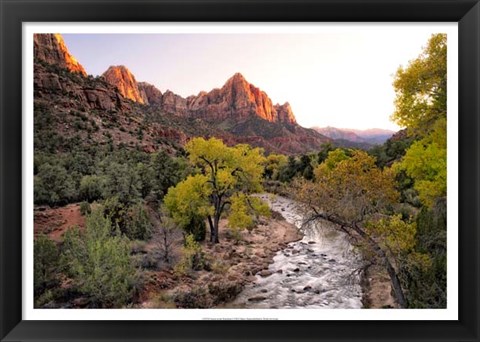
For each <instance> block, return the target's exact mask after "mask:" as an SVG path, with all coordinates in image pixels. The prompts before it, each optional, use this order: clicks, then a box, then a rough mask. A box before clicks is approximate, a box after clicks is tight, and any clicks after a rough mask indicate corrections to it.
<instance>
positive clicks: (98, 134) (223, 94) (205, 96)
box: [34, 34, 393, 154]
mask: <svg viewBox="0 0 480 342" xmlns="http://www.w3.org/2000/svg"><path fill="white" fill-rule="evenodd" d="M34 58H35V63H34V66H35V68H34V84H35V109H36V110H35V115H36V116H37V115H42V114H41V111H40V110H38V109H39V108H48V109H49V114H50V115H51V116H52V117H53V119H50V120H53V121H52V123H51V126H52V127H51V128H52V129H54V130H55V134H58V135H60V136H61V137H62V139H63V140H65V139H69V138H72V137H74V136H77V137H80V138H81V139H82V141H84V142H85V143H93V142H95V143H107V141H111V142H113V143H115V144H120V143H122V144H126V145H127V146H128V145H134V146H140V147H141V148H143V149H144V150H145V151H151V152H153V151H156V150H158V149H163V148H172V146H182V145H183V144H184V143H185V142H186V141H188V139H189V138H191V137H194V136H204V137H210V136H216V137H218V138H221V139H223V140H224V141H225V143H227V144H230V145H231V144H237V143H248V144H250V145H252V146H257V147H262V148H264V149H265V150H266V151H267V152H276V153H284V154H299V153H307V152H315V151H318V150H320V148H321V146H322V145H323V144H324V143H327V142H330V143H334V144H335V143H337V144H338V145H341V146H345V145H349V144H350V145H352V144H353V145H354V146H352V147H358V146H360V147H362V148H368V147H369V146H370V145H369V144H374V143H380V142H383V141H385V140H386V139H387V138H388V137H389V136H391V135H392V133H393V132H390V131H385V130H368V131H364V132H361V131H354V130H349V132H347V131H346V130H341V129H335V128H327V129H323V128H322V129H318V128H315V129H308V128H304V127H302V126H300V125H299V124H298V123H297V120H296V118H295V115H294V114H293V110H292V108H291V106H290V104H289V103H288V102H286V103H284V104H273V103H272V100H271V99H270V98H269V97H268V95H267V94H266V93H265V92H264V91H262V90H261V89H259V88H257V87H255V86H254V85H252V84H250V83H249V82H248V81H247V80H246V79H245V78H244V77H243V75H242V74H240V73H236V74H234V75H233V76H232V77H231V78H229V79H228V80H227V81H226V82H225V84H224V85H223V86H222V87H221V88H216V89H212V90H210V91H208V92H207V91H202V92H200V93H199V94H197V95H192V96H189V97H187V98H183V97H182V96H180V95H177V94H175V93H173V92H172V91H170V90H167V91H165V92H164V93H162V92H161V91H160V90H159V89H157V88H156V87H155V86H153V85H151V84H148V83H146V82H138V81H137V80H136V78H135V76H134V75H133V74H132V73H131V72H130V70H128V68H127V67H125V66H123V65H119V66H111V67H109V68H108V69H107V70H106V71H105V72H104V73H103V74H102V76H101V77H96V78H95V77H92V76H88V75H87V73H86V71H85V69H84V68H83V66H82V65H81V64H80V63H79V62H78V61H77V60H76V59H75V57H73V56H72V55H71V54H70V53H69V51H68V49H67V47H66V45H65V42H64V41H63V38H62V36H61V35H59V34H36V35H35V36H34ZM78 117H81V118H82V120H83V121H84V122H83V123H81V124H80V123H78ZM85 122H90V123H91V125H92V126H94V129H93V128H89V127H88V125H86V124H85ZM85 127H87V128H85ZM85 130H86V132H85ZM106 137H107V138H108V139H107V138H106ZM109 139H110V140H109ZM335 139H338V140H337V141H336V140H335Z"/></svg>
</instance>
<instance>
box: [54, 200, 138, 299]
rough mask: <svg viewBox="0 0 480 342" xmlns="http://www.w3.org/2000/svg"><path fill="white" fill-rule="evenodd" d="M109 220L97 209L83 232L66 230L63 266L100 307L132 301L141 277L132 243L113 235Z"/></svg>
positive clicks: (90, 216)
mask: <svg viewBox="0 0 480 342" xmlns="http://www.w3.org/2000/svg"><path fill="white" fill-rule="evenodd" d="M111 226H112V224H111V222H110V219H108V218H106V217H104V216H103V212H102V210H101V209H100V208H99V209H96V210H93V211H92V214H91V215H89V216H88V217H87V222H86V228H85V231H84V232H79V231H78V229H74V230H70V231H67V234H66V236H65V249H64V254H63V260H64V265H65V266H66V268H67V270H68V272H69V274H70V275H71V276H72V277H73V279H74V282H75V285H76V286H77V287H78V289H79V290H80V291H81V292H82V293H84V294H85V295H87V296H89V297H90V299H91V301H92V303H93V304H94V305H95V306H99V307H122V306H125V305H127V304H128V303H129V302H131V300H132V297H133V292H134V289H135V286H136V285H137V281H138V276H137V274H136V270H135V267H134V265H133V263H132V260H131V259H130V243H129V240H128V239H127V238H126V237H124V236H120V235H119V234H116V235H112V232H111Z"/></svg>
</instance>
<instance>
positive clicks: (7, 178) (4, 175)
mask: <svg viewBox="0 0 480 342" xmlns="http://www.w3.org/2000/svg"><path fill="white" fill-rule="evenodd" d="M0 13H1V19H0V21H1V34H0V44H1V57H0V63H1V65H0V68H1V71H0V78H1V91H0V105H1V116H0V129H1V133H0V144H1V145H0V153H1V155H0V163H1V164H0V175H1V176H0V177H1V182H0V219H1V221H0V222H1V227H0V243H1V246H0V252H1V260H0V282H1V287H0V339H1V340H2V341H73V340H77V341H83V340H88V341H94V340H95V341H96V340H111V341H132V340H138V341H144V340H159V341H267V340H271V341H287V340H288V341H334V340H347V341H350V340H351V341H371V340H384V341H427V340H429V341H440V340H442V341H479V336H480V334H479V323H478V322H479V321H480V318H479V312H478V311H479V298H480V296H479V289H480V283H479V274H480V273H479V252H478V248H479V246H480V241H479V235H478V230H479V214H478V211H479V208H480V206H479V201H478V199H479V192H480V191H479V175H480V169H479V161H480V159H479V147H480V130H479V128H480V127H479V122H480V121H479V118H480V111H479V107H480V87H479V84H480V83H479V81H480V77H479V76H480V68H479V67H480V5H479V3H478V1H477V0H421V1H411V0H407V1H400V0H390V1H387V0H336V1H331V0H314V1H311V0H299V1H294V0H288V1H287V0H271V1H269V0H260V1H249V0H231V1H221V0H198V1H195V0H177V1H173V0H164V1H162V0H141V1H134V0H126V1H122V0H120V1H105V0H102V1H92V0H73V1H66V0H61V1H57V0H38V1H34V0H0ZM99 21H101V22H110V21H112V22H113V21H117V22H148V21H151V22H161V21H212V22H220V21H247V22H320V21H324V22H333V21H334V22H349V21H355V22H392V21H393V22H446V21H449V22H458V23H459V184H458V186H459V202H460V203H459V223H458V231H459V244H460V246H459V320H458V321H322V322H321V321H262V322H260V321H163V322H162V321H25V320H22V274H21V266H22V244H21V237H22V236H21V234H22V233H21V227H22V177H21V176H22V158H21V157H22V115H21V113H22V23H23V22H99ZM105 315H108V310H106V311H105Z"/></svg>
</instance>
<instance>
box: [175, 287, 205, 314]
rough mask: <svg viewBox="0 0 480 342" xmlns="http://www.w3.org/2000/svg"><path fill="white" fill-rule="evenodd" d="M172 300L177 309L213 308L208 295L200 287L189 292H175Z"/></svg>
mask: <svg viewBox="0 0 480 342" xmlns="http://www.w3.org/2000/svg"><path fill="white" fill-rule="evenodd" d="M173 300H174V302H175V304H176V305H177V307H179V308H187V309H205V308H210V307H212V306H213V302H212V300H211V298H210V296H209V293H208V292H207V290H206V289H204V288H201V287H196V288H193V289H191V290H189V291H182V292H177V293H176V294H175V295H174V298H173Z"/></svg>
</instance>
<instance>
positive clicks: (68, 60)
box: [33, 33, 87, 76]
mask: <svg viewBox="0 0 480 342" xmlns="http://www.w3.org/2000/svg"><path fill="white" fill-rule="evenodd" d="M33 44H34V49H33V51H34V53H33V55H34V58H35V59H38V60H41V61H43V62H46V63H47V64H51V65H57V66H59V67H61V68H64V69H68V70H70V71H71V72H78V73H80V74H82V75H83V76H87V72H86V71H85V69H84V68H83V66H82V65H81V64H80V63H78V61H77V60H76V59H75V57H73V56H72V55H71V54H70V52H68V49H67V46H66V45H65V42H64V41H63V37H62V35H60V34H58V33H55V34H35V35H34V36H33Z"/></svg>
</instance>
